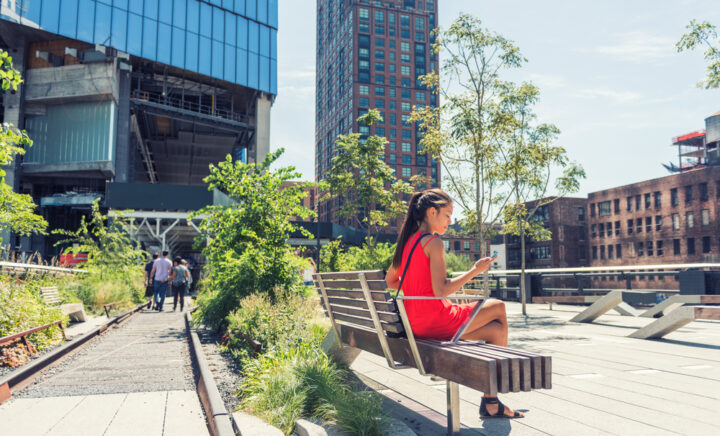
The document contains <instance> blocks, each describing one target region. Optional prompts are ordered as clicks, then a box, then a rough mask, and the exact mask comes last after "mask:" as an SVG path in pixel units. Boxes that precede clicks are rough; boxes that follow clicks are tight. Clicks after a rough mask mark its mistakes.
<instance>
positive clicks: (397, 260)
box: [392, 188, 452, 268]
mask: <svg viewBox="0 0 720 436" xmlns="http://www.w3.org/2000/svg"><path fill="white" fill-rule="evenodd" d="M451 204H452V198H450V196H449V195H447V194H446V193H445V192H444V191H443V190H441V189H440V188H432V189H426V190H425V191H423V192H416V193H414V194H413V196H412V198H410V203H409V204H408V211H407V215H405V221H404V222H403V225H402V228H401V229H400V234H399V235H398V239H397V245H396V246H395V255H394V256H393V261H392V266H394V267H395V268H399V267H400V264H401V263H402V255H403V250H405V244H406V243H407V241H408V239H410V236H412V234H413V233H415V232H417V230H418V228H419V227H420V224H421V223H422V222H423V220H424V219H425V213H426V212H427V210H428V209H430V208H431V207H434V208H435V209H440V208H441V207H445V206H449V205H451Z"/></svg>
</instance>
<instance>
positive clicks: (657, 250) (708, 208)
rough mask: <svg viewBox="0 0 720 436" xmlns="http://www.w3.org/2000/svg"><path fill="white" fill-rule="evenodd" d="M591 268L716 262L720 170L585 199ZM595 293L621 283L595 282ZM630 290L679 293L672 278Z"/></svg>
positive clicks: (719, 255)
mask: <svg viewBox="0 0 720 436" xmlns="http://www.w3.org/2000/svg"><path fill="white" fill-rule="evenodd" d="M588 209H589V218H588V226H589V241H590V242H589V252H588V257H589V258H590V266H605V265H652V264H664V263H702V262H717V261H718V260H720V227H718V226H719V225H720V224H719V221H718V214H719V213H720V166H712V167H698V168H694V169H692V170H689V171H683V172H680V173H677V174H674V175H670V176H666V177H661V178H657V179H652V180H646V181H643V182H639V183H634V184H631V185H625V186H620V187H617V188H611V189H606V190H603V191H598V192H592V193H590V194H589V195H588ZM594 286H595V287H604V288H607V287H610V288H614V287H624V286H625V282H624V281H622V282H614V281H612V280H610V279H608V280H607V281H605V280H603V278H596V279H595V280H594ZM632 286H633V288H650V289H652V288H666V289H677V286H678V282H677V281H675V280H674V279H672V278H663V277H658V278H657V279H656V278H655V277H652V276H650V277H648V278H645V277H641V278H637V279H635V280H634V282H633V284H632Z"/></svg>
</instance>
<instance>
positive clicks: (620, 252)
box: [615, 244, 622, 259]
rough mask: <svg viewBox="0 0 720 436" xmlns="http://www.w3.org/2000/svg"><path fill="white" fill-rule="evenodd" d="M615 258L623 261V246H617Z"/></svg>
mask: <svg viewBox="0 0 720 436" xmlns="http://www.w3.org/2000/svg"><path fill="white" fill-rule="evenodd" d="M615 257H616V258H618V259H622V245H620V244H615Z"/></svg>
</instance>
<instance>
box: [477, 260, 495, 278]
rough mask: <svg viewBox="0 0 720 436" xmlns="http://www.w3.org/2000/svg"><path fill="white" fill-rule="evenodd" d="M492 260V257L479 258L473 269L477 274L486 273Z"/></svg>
mask: <svg viewBox="0 0 720 436" xmlns="http://www.w3.org/2000/svg"><path fill="white" fill-rule="evenodd" d="M492 261H493V258H492V257H483V258H482V259H478V261H477V262H475V266H474V267H473V271H475V272H476V274H480V273H484V272H485V271H487V270H488V269H490V264H491V263H492Z"/></svg>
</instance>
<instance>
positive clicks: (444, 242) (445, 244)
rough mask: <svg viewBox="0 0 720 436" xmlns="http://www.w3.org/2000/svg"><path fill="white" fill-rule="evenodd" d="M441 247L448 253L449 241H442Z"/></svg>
mask: <svg viewBox="0 0 720 436" xmlns="http://www.w3.org/2000/svg"><path fill="white" fill-rule="evenodd" d="M443 247H445V251H450V241H443Z"/></svg>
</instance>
